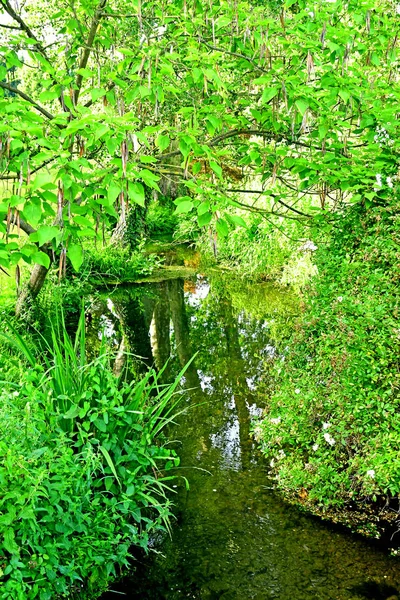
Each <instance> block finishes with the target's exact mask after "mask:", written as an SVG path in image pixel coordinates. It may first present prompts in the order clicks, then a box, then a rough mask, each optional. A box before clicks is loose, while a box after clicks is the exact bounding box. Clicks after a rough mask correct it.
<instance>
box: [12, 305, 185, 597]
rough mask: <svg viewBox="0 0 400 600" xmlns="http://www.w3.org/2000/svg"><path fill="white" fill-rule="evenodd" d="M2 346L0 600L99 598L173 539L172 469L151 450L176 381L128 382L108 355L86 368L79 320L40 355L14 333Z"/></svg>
mask: <svg viewBox="0 0 400 600" xmlns="http://www.w3.org/2000/svg"><path fill="white" fill-rule="evenodd" d="M1 344H2V352H1V355H0V356H1V361H2V363H3V365H2V367H3V370H2V371H1V375H2V378H4V375H5V372H6V373H8V380H7V381H3V382H2V387H3V390H2V392H1V395H0V428H1V431H2V438H1V441H0V450H1V452H0V530H1V535H0V598H1V599H4V600H6V599H7V600H10V599H11V598H12V599H13V600H31V599H32V600H33V599H40V600H50V599H57V598H63V597H70V598H79V599H84V598H95V597H98V595H99V594H100V593H101V592H102V591H103V590H104V589H106V587H107V586H108V584H109V583H110V581H112V579H114V578H115V577H117V576H118V575H119V574H120V573H121V571H122V570H124V569H125V568H126V567H127V566H128V563H129V560H130V558H131V549H132V547H133V546H140V547H142V548H144V549H147V547H148V543H149V535H150V534H151V533H152V532H154V531H165V530H166V529H167V528H168V520H169V517H170V500H169V499H167V496H166V491H167V490H168V488H169V486H168V484H169V480H170V479H171V477H170V476H169V474H168V470H169V469H170V468H171V467H173V466H176V465H177V464H178V463H179V459H178V458H177V456H176V454H175V453H174V451H173V450H170V449H167V448H165V447H163V446H162V445H160V444H157V443H156V442H155V440H156V438H157V437H158V436H159V434H160V432H161V431H162V429H163V427H164V426H165V425H166V424H168V423H169V422H170V421H171V419H172V418H173V415H174V412H176V403H177V398H178V397H177V396H176V393H177V386H178V382H179V379H180V375H181V374H180V375H179V376H178V378H177V379H176V381H175V382H174V383H173V384H172V385H168V386H165V385H160V384H159V383H158V382H159V375H157V374H156V373H155V371H153V370H149V371H148V372H147V374H146V375H144V376H143V377H142V378H141V379H140V380H137V381H133V382H130V383H127V382H126V381H125V380H123V379H121V378H117V377H115V376H114V375H113V373H112V370H111V368H110V357H109V355H108V353H107V352H106V350H105V348H104V347H103V348H102V349H101V350H100V352H99V354H98V356H97V357H96V359H95V360H93V361H91V362H88V361H87V360H86V353H85V327H84V315H83V313H82V315H81V317H80V322H79V327H78V331H77V334H76V337H75V339H74V340H72V339H71V338H70V336H69V335H68V333H67V332H66V330H65V325H64V323H63V321H60V322H58V323H54V324H53V327H52V334H51V337H50V339H49V340H47V341H45V340H44V339H43V340H42V344H41V346H42V347H41V350H40V352H39V351H38V350H37V349H36V348H37V346H36V347H35V346H34V345H33V344H31V343H29V342H28V343H27V342H26V341H25V340H24V338H23V337H22V336H21V334H20V333H18V332H17V331H16V330H15V329H14V328H13V327H11V326H10V327H9V328H8V331H7V332H6V333H3V335H2V340H1ZM18 355H19V357H18ZM160 469H161V471H160Z"/></svg>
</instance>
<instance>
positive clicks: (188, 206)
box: [175, 200, 194, 214]
mask: <svg viewBox="0 0 400 600" xmlns="http://www.w3.org/2000/svg"><path fill="white" fill-rule="evenodd" d="M193 207H194V204H193V202H192V201H191V200H184V201H183V202H180V203H179V204H178V206H177V207H176V209H175V213H176V214H183V213H188V212H190V211H191V210H192V208H193Z"/></svg>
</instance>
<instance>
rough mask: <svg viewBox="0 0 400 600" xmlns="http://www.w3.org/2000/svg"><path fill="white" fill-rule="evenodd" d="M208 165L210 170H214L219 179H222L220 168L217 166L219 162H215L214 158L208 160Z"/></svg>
mask: <svg viewBox="0 0 400 600" xmlns="http://www.w3.org/2000/svg"><path fill="white" fill-rule="evenodd" d="M210 167H211V168H212V170H213V171H214V173H216V175H218V177H219V178H220V179H222V169H221V167H220V166H219V164H218V163H216V162H215V161H214V160H210Z"/></svg>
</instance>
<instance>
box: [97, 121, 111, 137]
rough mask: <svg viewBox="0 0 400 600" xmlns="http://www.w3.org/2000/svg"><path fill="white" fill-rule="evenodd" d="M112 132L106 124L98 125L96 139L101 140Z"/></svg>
mask: <svg viewBox="0 0 400 600" xmlns="http://www.w3.org/2000/svg"><path fill="white" fill-rule="evenodd" d="M109 131H110V128H109V126H108V125H106V124H105V123H100V124H96V126H95V130H94V138H95V139H96V140H99V139H100V138H101V137H103V135H106V133H108V132H109Z"/></svg>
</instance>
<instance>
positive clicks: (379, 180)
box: [375, 173, 382, 187]
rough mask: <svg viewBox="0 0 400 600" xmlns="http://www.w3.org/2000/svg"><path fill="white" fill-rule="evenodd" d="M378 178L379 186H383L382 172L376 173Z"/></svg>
mask: <svg viewBox="0 0 400 600" xmlns="http://www.w3.org/2000/svg"><path fill="white" fill-rule="evenodd" d="M375 178H376V184H377V185H379V187H382V175H381V174H380V173H377V174H376V175H375Z"/></svg>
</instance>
